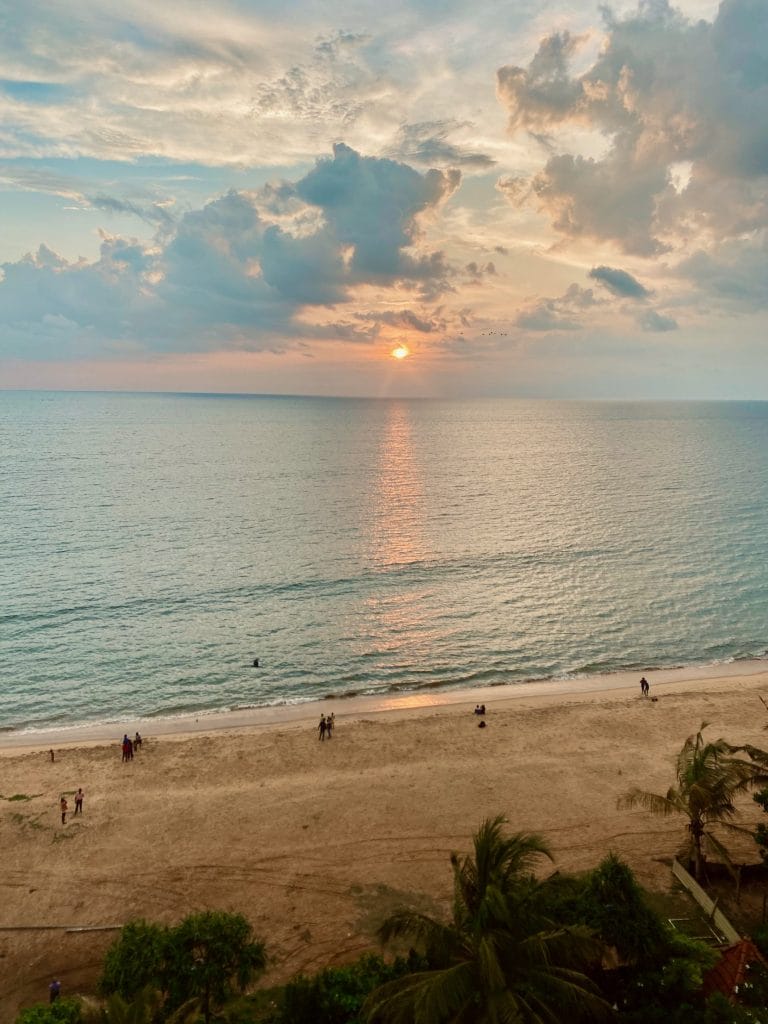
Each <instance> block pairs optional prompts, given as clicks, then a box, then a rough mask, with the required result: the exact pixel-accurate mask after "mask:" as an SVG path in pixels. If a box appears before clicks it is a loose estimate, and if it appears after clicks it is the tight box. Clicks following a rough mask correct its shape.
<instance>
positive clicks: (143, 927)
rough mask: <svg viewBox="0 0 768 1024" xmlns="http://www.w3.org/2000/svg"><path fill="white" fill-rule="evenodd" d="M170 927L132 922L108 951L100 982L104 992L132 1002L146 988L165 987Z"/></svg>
mask: <svg viewBox="0 0 768 1024" xmlns="http://www.w3.org/2000/svg"><path fill="white" fill-rule="evenodd" d="M167 938H168V929H167V928H163V927H162V926H161V925H159V924H148V923H147V922H146V921H142V920H139V921H129V922H128V924H127V925H125V927H124V928H123V929H122V931H121V932H120V936H119V938H118V939H117V941H116V942H115V943H113V945H112V946H110V948H109V949H108V950H107V955H106V957H105V958H104V970H103V972H102V975H101V980H100V982H99V991H100V992H101V994H102V995H112V994H113V993H117V994H118V995H119V996H121V997H122V998H123V999H125V1000H126V1001H127V1002H131V1001H132V1000H133V999H134V998H135V997H136V996H137V995H138V994H139V992H141V991H142V989H144V988H146V987H147V986H149V985H151V986H153V987H155V988H161V974H162V968H163V962H164V958H165V947H166V943H167Z"/></svg>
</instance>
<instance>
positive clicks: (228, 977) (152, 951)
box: [99, 911, 266, 1020]
mask: <svg viewBox="0 0 768 1024" xmlns="http://www.w3.org/2000/svg"><path fill="white" fill-rule="evenodd" d="M265 963H266V958H265V954H264V945H263V944H262V943H261V942H257V941H255V940H253V938H252V934H251V926H250V924H249V923H248V921H247V920H246V919H245V917H243V915H242V914H228V913H224V912H221V911H206V912H205V913H201V914H191V915H190V916H189V917H186V918H184V920H183V921H182V922H181V923H180V924H178V925H177V926H176V927H175V928H163V927H161V926H160V925H155V924H148V923H147V922H146V921H131V922H130V923H129V924H127V925H126V926H125V927H124V928H123V930H122V931H121V933H120V937H119V938H118V939H117V941H116V942H115V943H114V944H113V945H112V946H111V947H110V949H109V950H108V951H107V955H106V958H105V960H104V970H103V973H102V977H101V981H100V983H99V990H100V992H101V994H102V995H105V996H111V995H118V996H120V998H121V999H123V1000H124V1001H125V1002H126V1003H132V1002H134V1001H135V1000H136V999H137V998H138V997H139V995H140V994H141V993H142V991H144V990H145V989H156V990H160V992H162V993H163V994H164V997H165V998H164V1002H165V1006H164V1010H165V1011H173V1010H175V1009H176V1008H177V1007H179V1006H181V1005H182V1004H183V1003H186V1002H188V1001H189V1000H191V999H198V1000H199V1002H200V1006H201V1007H202V1011H203V1015H204V1017H205V1018H206V1020H207V1019H208V1018H209V1016H210V1008H211V1006H218V1005H221V1004H222V1003H223V1002H224V1001H225V1000H226V999H227V998H228V997H229V996H230V994H231V993H232V992H233V991H234V990H236V989H239V990H242V989H243V988H245V986H246V985H247V984H248V982H249V981H250V979H251V978H252V976H253V975H254V973H255V972H256V971H257V970H260V969H261V968H263V967H264V965H265Z"/></svg>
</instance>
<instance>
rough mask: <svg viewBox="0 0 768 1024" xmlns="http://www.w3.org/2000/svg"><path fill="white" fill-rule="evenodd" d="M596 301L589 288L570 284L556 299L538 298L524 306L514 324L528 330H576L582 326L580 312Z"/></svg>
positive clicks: (596, 302) (596, 303) (593, 304)
mask: <svg viewBox="0 0 768 1024" xmlns="http://www.w3.org/2000/svg"><path fill="white" fill-rule="evenodd" d="M598 302H599V300H597V299H595V296H594V293H593V291H592V289H591V288H581V287H580V286H579V285H577V284H572V285H570V286H569V288H568V289H567V291H566V292H565V293H564V294H563V295H561V296H560V297H559V298H557V299H538V300H537V301H536V302H533V303H531V304H529V305H528V306H526V307H524V308H523V309H522V310H521V311H520V313H519V314H518V315H517V318H516V319H515V326H516V327H521V328H523V329H524V330H528V331H578V330H581V328H582V327H583V326H584V322H583V319H582V317H581V315H580V314H581V313H582V312H583V311H584V310H586V309H590V308H591V307H592V306H595V305H598Z"/></svg>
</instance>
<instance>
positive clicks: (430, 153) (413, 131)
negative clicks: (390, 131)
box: [390, 120, 496, 171]
mask: <svg viewBox="0 0 768 1024" xmlns="http://www.w3.org/2000/svg"><path fill="white" fill-rule="evenodd" d="M473 128H474V126H473V125H472V124H470V123H469V122H467V121H463V122H462V121H449V120H443V121H426V122H421V123H419V124H404V125H401V126H400V129H399V131H398V133H397V137H396V138H395V141H394V143H393V144H392V146H391V147H390V152H391V155H392V156H396V157H397V158H398V159H400V160H405V161H407V162H408V163H411V164H417V165H421V166H426V167H434V166H435V165H443V166H445V165H448V166H449V167H465V168H469V169H471V170H479V171H487V170H489V169H490V168H491V167H493V166H494V164H495V163H496V160H495V159H494V158H493V157H491V156H489V155H488V154H487V153H481V152H479V151H478V150H472V149H470V148H467V147H466V146H462V145H460V144H459V143H456V142H451V141H450V139H449V136H450V135H452V134H455V133H470V132H471V131H472V130H473Z"/></svg>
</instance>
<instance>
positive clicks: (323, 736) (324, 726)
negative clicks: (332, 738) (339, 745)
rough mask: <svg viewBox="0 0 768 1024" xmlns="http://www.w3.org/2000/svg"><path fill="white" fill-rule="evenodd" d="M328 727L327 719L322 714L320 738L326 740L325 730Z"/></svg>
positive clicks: (319, 730)
mask: <svg viewBox="0 0 768 1024" xmlns="http://www.w3.org/2000/svg"><path fill="white" fill-rule="evenodd" d="M327 728H328V723H327V722H326V720H325V715H320V725H318V727H317V732H318V736H317V738H318V739H319V740H323V741H324V740H325V730H326V729H327Z"/></svg>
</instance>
